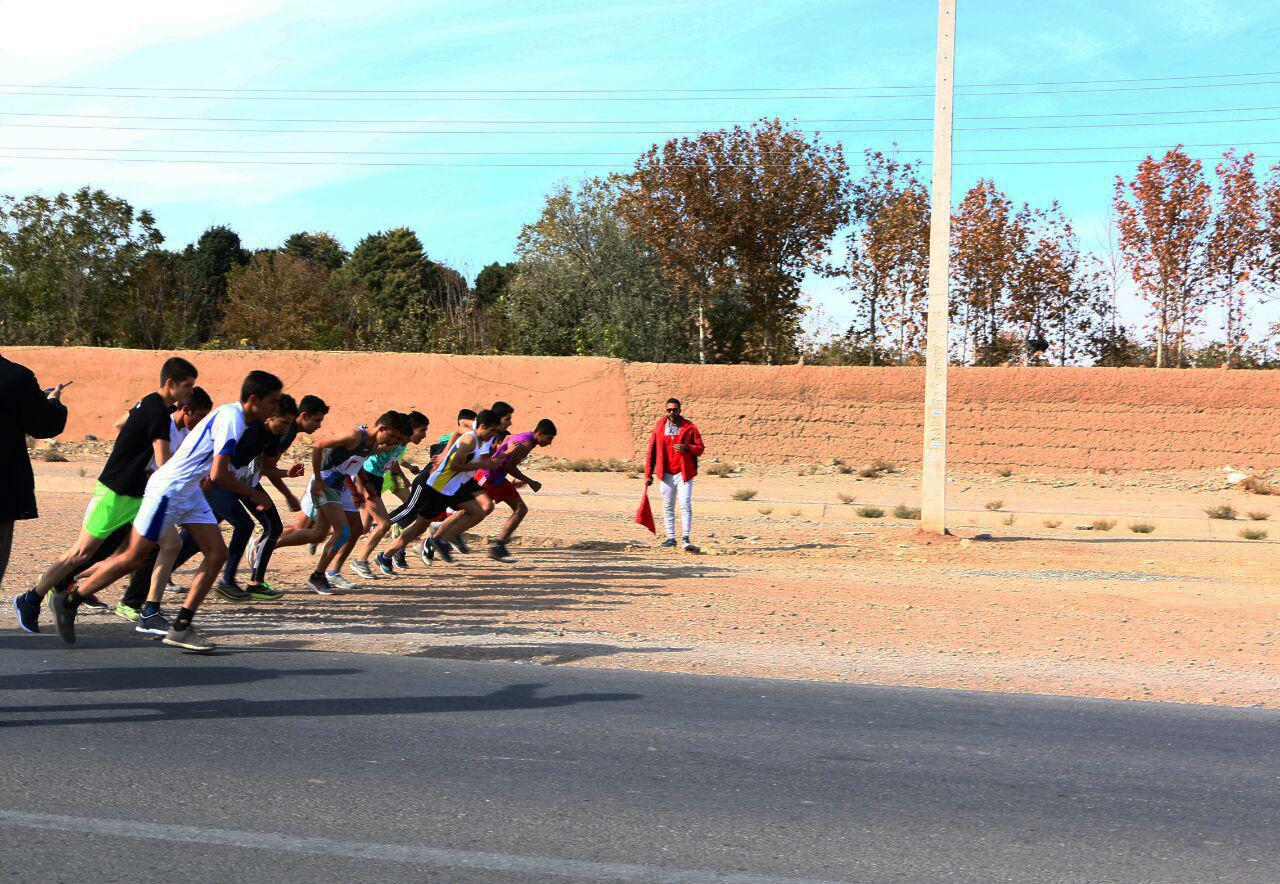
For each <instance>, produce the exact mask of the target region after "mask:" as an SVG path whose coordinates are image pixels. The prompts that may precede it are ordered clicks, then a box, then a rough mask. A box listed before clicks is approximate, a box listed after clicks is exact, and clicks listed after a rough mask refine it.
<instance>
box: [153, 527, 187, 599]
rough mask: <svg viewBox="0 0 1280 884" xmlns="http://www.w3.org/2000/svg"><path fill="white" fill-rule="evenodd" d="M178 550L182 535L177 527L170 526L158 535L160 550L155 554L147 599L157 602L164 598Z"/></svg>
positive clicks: (179, 549)
mask: <svg viewBox="0 0 1280 884" xmlns="http://www.w3.org/2000/svg"><path fill="white" fill-rule="evenodd" d="M180 552H182V535H180V534H179V533H178V529H177V528H170V529H169V530H168V531H166V532H164V534H163V535H162V536H161V537H160V552H159V555H157V556H156V566H155V568H154V569H152V571H151V591H150V592H148V593H147V601H149V602H156V603H158V602H159V601H160V600H161V599H162V598H164V591H165V588H166V587H168V585H169V577H170V575H172V574H173V563H174V562H175V561H177V559H178V553H180Z"/></svg>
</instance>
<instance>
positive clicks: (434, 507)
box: [377, 409, 499, 568]
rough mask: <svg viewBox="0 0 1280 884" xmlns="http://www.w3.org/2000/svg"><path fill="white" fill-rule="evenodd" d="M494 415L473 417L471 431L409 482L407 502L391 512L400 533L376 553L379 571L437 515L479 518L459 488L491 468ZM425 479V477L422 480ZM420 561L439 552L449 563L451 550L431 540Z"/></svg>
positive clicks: (476, 507)
mask: <svg viewBox="0 0 1280 884" xmlns="http://www.w3.org/2000/svg"><path fill="white" fill-rule="evenodd" d="M498 425H499V420H498V416H497V415H495V414H494V413H493V412H492V411H489V410H488V409H486V410H484V411H482V412H480V413H479V414H478V415H476V418H475V429H474V430H471V431H469V432H466V433H463V434H462V435H460V436H458V437H457V438H456V439H454V441H453V442H452V444H451V445H450V446H449V448H448V449H446V450H445V451H444V452H443V454H441V456H440V463H439V465H438V466H437V467H436V468H435V469H434V470H432V471H431V473H430V474H428V473H427V471H426V470H423V471H422V472H421V473H419V474H418V477H417V478H416V479H414V480H413V488H412V490H411V491H410V492H409V499H408V500H407V501H406V502H405V503H404V504H403V505H401V506H399V507H397V508H396V510H395V511H394V512H392V513H391V516H390V518H391V521H393V522H395V523H396V524H397V525H399V526H400V527H401V529H402V533H401V534H400V536H399V537H397V538H396V539H395V542H394V543H392V544H391V546H390V547H388V548H387V551H386V552H383V553H379V554H378V558H377V562H378V566H379V568H381V567H382V566H383V565H385V564H386V563H387V562H389V561H392V560H394V559H395V558H396V557H397V556H398V555H403V554H404V550H405V548H406V547H407V546H408V545H409V544H411V543H413V541H414V540H416V539H417V538H418V537H421V536H422V533H423V532H424V531H426V530H427V528H428V526H430V524H431V523H432V521H434V520H435V519H436V518H438V517H439V516H441V515H443V514H444V513H445V512H447V511H448V510H450V509H455V510H465V511H467V512H470V513H471V514H472V515H475V516H479V515H480V507H479V505H478V504H477V503H476V501H475V500H474V499H473V497H472V496H471V492H470V491H468V490H467V489H465V488H464V487H463V486H464V484H465V483H466V482H467V480H468V479H469V478H470V477H471V475H472V474H473V473H474V472H475V471H476V470H479V469H486V468H488V467H491V466H493V462H492V461H491V460H490V458H489V449H490V446H491V445H492V444H493V436H494V434H495V433H497V432H498ZM424 477H425V478H424ZM423 549H424V554H423V558H424V559H426V560H427V562H428V563H430V558H428V556H427V555H426V551H427V550H430V552H431V553H432V555H434V554H435V553H440V555H441V557H442V558H443V559H444V560H445V561H447V562H451V561H453V556H452V548H445V547H441V546H438V545H436V544H435V542H434V541H433V540H432V539H431V538H427V539H426V541H424V543H423Z"/></svg>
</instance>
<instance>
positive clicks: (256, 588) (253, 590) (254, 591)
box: [245, 581, 284, 602]
mask: <svg viewBox="0 0 1280 884" xmlns="http://www.w3.org/2000/svg"><path fill="white" fill-rule="evenodd" d="M245 591H246V592H248V593H249V598H251V599H253V600H254V601H255V602H278V601H280V599H282V598H284V590H283V589H275V588H274V587H272V585H271V584H270V583H267V582H265V581H264V582H262V583H251V584H249V585H248V586H247V587H245Z"/></svg>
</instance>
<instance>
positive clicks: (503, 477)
mask: <svg viewBox="0 0 1280 884" xmlns="http://www.w3.org/2000/svg"><path fill="white" fill-rule="evenodd" d="M532 442H533V432H532V431H530V432H528V433H517V434H516V435H514V436H508V437H507V438H506V439H504V440H503V441H502V444H501V445H499V446H498V450H497V451H495V452H494V453H493V459H494V460H495V461H503V460H505V459H506V456H507V455H508V454H510V453H511V449H513V448H515V447H516V446H517V445H522V444H528V443H532ZM479 472H480V473H481V474H482V475H477V476H476V481H478V482H479V483H480V484H481V485H501V484H502V483H503V482H507V481H510V480H508V479H507V472H506V470H480V471H479Z"/></svg>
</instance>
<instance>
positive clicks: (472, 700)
mask: <svg viewBox="0 0 1280 884" xmlns="http://www.w3.org/2000/svg"><path fill="white" fill-rule="evenodd" d="M264 671H269V670H264ZM280 674H281V675H289V674H292V671H291V670H283V671H281V673H280ZM544 687H546V685H543V684H536V683H528V684H510V685H507V686H506V687H503V688H499V689H498V690H496V691H491V692H490V693H487V694H461V695H457V696H434V697H432V696H428V697H312V698H299V699H272V700H245V699H240V698H222V699H205V700H177V701H163V700H150V701H147V700H141V701H138V702H123V703H65V704H56V705H54V704H50V705H32V706H0V715H4V716H6V719H5V720H0V728H15V727H45V726H49V725H63V724H123V723H129V722H140V721H147V722H151V721H199V720H222V719H228V718H326V717H348V716H365V715H426V714H431V713H439V712H511V711H516V710H520V709H551V708H555V707H559V706H573V705H576V704H578V703H618V702H621V701H624V700H639V699H641V698H642V697H643V696H644V695H643V694H632V693H601V694H557V695H554V696H550V697H538V696H536V694H537V692H538V691H539V690H540V689H542V688H544ZM76 713H79V714H76ZM50 714H53V715H55V716H57V717H37V716H48V715H50ZM8 716H13V717H12V718H7V717H8Z"/></svg>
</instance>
